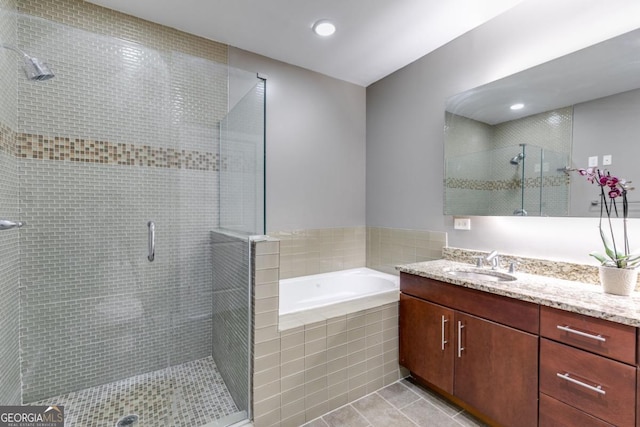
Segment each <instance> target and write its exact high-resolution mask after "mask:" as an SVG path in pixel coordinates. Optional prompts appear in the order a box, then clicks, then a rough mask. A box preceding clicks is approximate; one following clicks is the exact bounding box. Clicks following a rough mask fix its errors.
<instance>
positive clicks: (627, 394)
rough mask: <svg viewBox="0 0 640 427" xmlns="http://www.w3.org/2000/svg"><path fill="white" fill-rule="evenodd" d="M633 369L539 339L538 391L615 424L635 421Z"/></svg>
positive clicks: (634, 376) (622, 424)
mask: <svg viewBox="0 0 640 427" xmlns="http://www.w3.org/2000/svg"><path fill="white" fill-rule="evenodd" d="M635 390H636V368H635V367H632V366H628V365H625V364H623V363H620V362H616V361H614V360H610V359H607V358H605V357H602V356H598V355H595V354H591V353H587V352H586V351H582V350H579V349H576V348H572V347H569V346H566V345H563V344H558V343H556V342H553V341H549V340H547V339H544V338H542V339H540V392H541V393H544V394H546V395H548V396H551V397H554V398H556V399H558V400H560V401H562V402H564V403H566V404H568V405H571V406H573V407H575V408H577V409H580V410H582V411H584V412H587V413H589V414H591V415H593V416H595V417H597V418H600V419H602V420H604V421H607V422H610V423H612V424H615V425H617V426H633V425H634V423H635V417H636V414H635Z"/></svg>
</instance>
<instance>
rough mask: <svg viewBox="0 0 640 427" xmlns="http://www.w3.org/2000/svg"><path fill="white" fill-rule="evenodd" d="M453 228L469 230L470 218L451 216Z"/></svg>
mask: <svg viewBox="0 0 640 427" xmlns="http://www.w3.org/2000/svg"><path fill="white" fill-rule="evenodd" d="M453 228H454V230H471V218H455V217H454V218H453Z"/></svg>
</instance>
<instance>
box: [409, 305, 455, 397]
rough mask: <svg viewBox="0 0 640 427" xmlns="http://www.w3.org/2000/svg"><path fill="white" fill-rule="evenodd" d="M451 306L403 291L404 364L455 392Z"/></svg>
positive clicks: (414, 372)
mask: <svg viewBox="0 0 640 427" xmlns="http://www.w3.org/2000/svg"><path fill="white" fill-rule="evenodd" d="M453 318H454V312H453V310H451V309H448V308H445V307H442V306H440V305H437V304H432V303H430V302H426V301H424V300H421V299H418V298H414V297H411V296H408V295H404V294H400V322H399V323H400V331H399V335H400V364H401V365H402V366H404V367H405V368H407V369H409V370H410V371H411V372H412V373H413V374H415V375H417V376H418V377H420V378H422V379H424V380H426V381H428V382H430V383H431V384H433V385H435V386H436V387H439V388H441V389H442V390H444V391H446V392H448V393H450V394H453V347H454V341H455V339H454V336H453V327H452V325H453Z"/></svg>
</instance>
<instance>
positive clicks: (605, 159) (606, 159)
mask: <svg viewBox="0 0 640 427" xmlns="http://www.w3.org/2000/svg"><path fill="white" fill-rule="evenodd" d="M611 160H612V158H611V154H607V155H606V156H602V165H603V166H609V165H610V164H611Z"/></svg>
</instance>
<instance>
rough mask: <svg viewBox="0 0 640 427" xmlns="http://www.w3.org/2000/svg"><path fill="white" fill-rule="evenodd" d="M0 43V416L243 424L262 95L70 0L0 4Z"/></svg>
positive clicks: (221, 49) (174, 43) (212, 48)
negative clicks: (42, 411) (29, 66)
mask: <svg viewBox="0 0 640 427" xmlns="http://www.w3.org/2000/svg"><path fill="white" fill-rule="evenodd" d="M0 44H1V45H2V46H3V47H6V49H0V99H1V100H2V101H1V102H0V201H1V203H0V219H1V220H8V221H12V222H15V223H16V224H17V223H22V224H24V225H23V226H22V227H21V228H18V227H14V228H11V229H5V230H1V231H0V233H1V235H0V237H2V239H1V241H0V254H2V256H1V257H0V291H1V292H2V294H3V298H2V299H0V342H2V345H1V346H0V373H1V375H2V379H1V381H0V405H19V404H24V405H27V404H28V405H45V406H46V405H61V406H64V410H65V425H68V426H74V425H75V426H83V427H84V426H103V425H104V426H129V425H131V426H134V425H137V426H154V427H155V426H205V425H206V426H209V425H212V426H213V425H215V426H223V425H227V424H230V423H234V422H238V421H240V420H242V419H245V418H249V417H250V415H251V414H250V406H251V397H250V352H251V345H250V342H251V341H250V340H251V334H250V330H251V325H250V323H251V317H252V316H251V304H250V296H251V288H250V286H251V271H250V268H251V262H250V258H249V257H250V256H251V253H250V252H251V251H250V237H249V236H250V235H253V234H262V233H264V106H265V81H264V80H262V79H259V78H257V76H256V75H255V73H248V72H243V71H241V70H233V69H230V68H229V67H228V65H227V64H226V59H227V57H226V47H225V46H224V45H220V44H217V43H215V42H211V41H207V40H203V39H200V38H198V37H195V36H189V35H186V34H183V33H179V32H177V31H176V30H173V29H169V28H165V27H161V26H159V25H155V24H151V23H148V22H145V21H141V20H137V19H135V18H131V17H126V16H125V15H121V14H118V13H116V12H112V11H109V10H107V9H103V8H100V7H98V6H94V5H92V4H90V3H86V2H81V1H77V0H34V1H31V0H30V1H22V0H0ZM32 55H33V56H32ZM27 58H34V59H35V58H39V60H38V64H39V65H40V69H39V71H38V72H40V73H41V74H40V75H41V76H44V77H45V78H44V79H37V77H36V78H33V79H29V78H27V77H28V76H29V73H28V72H27V76H25V71H24V70H23V69H22V64H23V63H25V64H26V63H27ZM41 61H42V62H41ZM32 73H33V70H32ZM54 75H55V77H54ZM230 76H231V77H232V78H230ZM231 91H233V92H234V94H235V96H234V99H233V102H230V101H229V100H230V97H229V93H230V92H231ZM239 92H241V93H239ZM220 236H228V237H226V238H227V239H232V240H233V244H232V245H230V244H227V243H221V237H220ZM216 266H220V267H221V268H216Z"/></svg>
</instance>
